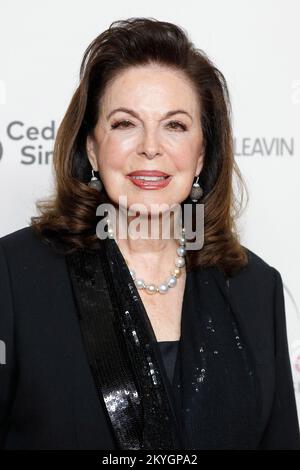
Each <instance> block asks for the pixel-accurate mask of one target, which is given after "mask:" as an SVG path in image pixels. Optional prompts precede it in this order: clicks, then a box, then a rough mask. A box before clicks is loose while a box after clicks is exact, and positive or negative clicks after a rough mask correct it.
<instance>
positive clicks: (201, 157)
mask: <svg viewBox="0 0 300 470" xmlns="http://www.w3.org/2000/svg"><path fill="white" fill-rule="evenodd" d="M204 156H205V148H204V145H202V147H201V152H200V155H199V157H198V161H197V170H196V174H195V176H198V175H199V174H200V172H201V170H202V168H203V164H204Z"/></svg>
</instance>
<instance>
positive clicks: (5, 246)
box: [0, 226, 63, 276]
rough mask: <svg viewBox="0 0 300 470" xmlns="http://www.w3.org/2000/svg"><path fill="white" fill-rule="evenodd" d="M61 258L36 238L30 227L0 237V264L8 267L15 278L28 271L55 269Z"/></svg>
mask: <svg viewBox="0 0 300 470" xmlns="http://www.w3.org/2000/svg"><path fill="white" fill-rule="evenodd" d="M62 258H63V256H61V255H59V254H57V253H56V252H55V251H54V250H53V249H52V248H51V247H50V246H49V245H47V244H46V243H45V241H44V240H42V239H41V238H39V237H38V235H37V234H36V232H35V230H34V229H33V228H32V227H31V226H27V227H23V228H21V229H19V230H16V231H14V232H11V233H9V234H7V235H5V236H3V237H0V262H1V263H2V264H3V263H4V262H5V263H6V264H7V265H8V267H9V269H10V270H11V272H12V273H14V272H15V273H16V276H17V275H18V273H19V275H20V274H21V273H22V272H23V271H24V270H28V271H27V272H28V273H29V272H30V269H32V270H35V269H42V268H43V267H45V268H46V267H47V268H48V269H49V268H50V269H51V266H53V269H55V266H57V264H58V263H61V261H62Z"/></svg>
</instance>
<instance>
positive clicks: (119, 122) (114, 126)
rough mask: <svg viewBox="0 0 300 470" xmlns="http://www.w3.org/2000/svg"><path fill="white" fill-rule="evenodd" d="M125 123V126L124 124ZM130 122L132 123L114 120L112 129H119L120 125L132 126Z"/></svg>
mask: <svg viewBox="0 0 300 470" xmlns="http://www.w3.org/2000/svg"><path fill="white" fill-rule="evenodd" d="M124 124H125V126H124ZM128 124H132V123H131V122H130V121H125V120H124V121H117V122H114V123H113V124H112V125H111V129H117V128H118V127H120V126H121V127H125V128H128V127H130V126H129V125H128Z"/></svg>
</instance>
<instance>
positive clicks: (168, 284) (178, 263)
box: [106, 218, 186, 294]
mask: <svg viewBox="0 0 300 470" xmlns="http://www.w3.org/2000/svg"><path fill="white" fill-rule="evenodd" d="M106 222H107V226H108V230H107V234H108V238H114V239H115V236H114V232H113V229H112V228H111V227H110V225H109V219H108V218H106ZM115 242H116V243H117V240H116V239H115ZM185 245H186V239H185V228H184V227H183V228H182V232H181V237H180V239H179V247H178V248H177V255H178V257H177V258H176V259H175V268H174V269H173V271H172V272H171V276H170V277H169V278H168V279H167V280H166V281H164V282H162V283H161V284H160V285H159V286H157V285H156V284H154V283H146V282H145V281H144V280H143V279H141V278H137V277H136V274H135V271H134V270H133V269H131V268H130V267H129V266H128V261H127V259H125V261H126V263H127V266H128V269H129V272H130V274H131V277H132V279H133V280H134V283H135V285H136V287H137V288H138V289H143V290H145V292H147V294H156V293H158V292H159V293H160V294H166V293H167V292H168V291H169V288H172V287H175V286H176V284H177V279H178V278H179V277H180V276H181V274H182V273H181V269H182V268H183V267H184V266H185V255H186V248H185Z"/></svg>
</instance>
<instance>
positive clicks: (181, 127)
mask: <svg viewBox="0 0 300 470" xmlns="http://www.w3.org/2000/svg"><path fill="white" fill-rule="evenodd" d="M170 124H172V126H171V127H172V129H174V127H173V124H175V129H176V128H177V129H178V127H179V128H180V129H182V130H183V131H186V129H187V126H186V125H185V124H183V123H182V122H179V121H170V122H169V123H168V125H170Z"/></svg>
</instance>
